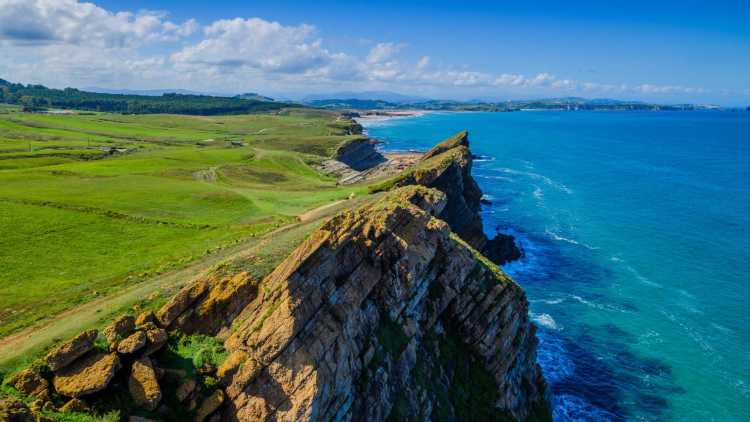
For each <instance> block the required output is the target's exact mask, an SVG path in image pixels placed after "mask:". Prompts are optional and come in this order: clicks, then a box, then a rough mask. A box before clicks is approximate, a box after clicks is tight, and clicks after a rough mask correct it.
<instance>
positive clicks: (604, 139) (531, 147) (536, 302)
mask: <svg viewBox="0 0 750 422" xmlns="http://www.w3.org/2000/svg"><path fill="white" fill-rule="evenodd" d="M363 123H364V124H365V126H366V128H367V130H368V133H369V134H370V136H371V137H374V138H378V139H380V140H382V141H384V142H385V144H384V148H385V149H389V150H408V149H417V150H425V149H427V148H429V147H430V146H432V145H433V144H435V143H436V142H437V141H438V140H440V139H442V138H445V137H447V136H449V135H451V134H452V133H454V132H456V131H458V130H461V129H468V130H469V132H470V141H471V147H472V151H473V152H474V153H475V154H479V155H481V156H483V157H484V159H480V160H476V161H475V164H474V169H473V174H474V177H475V178H476V179H477V181H478V182H479V184H480V186H481V188H482V190H483V191H484V193H485V195H486V196H487V198H488V199H490V200H491V202H492V205H490V206H486V207H485V208H484V210H483V214H484V218H485V220H484V221H485V230H486V231H487V232H488V234H492V233H493V232H494V231H495V230H496V229H500V230H502V231H504V232H509V233H512V234H513V235H515V236H516V237H517V239H518V241H519V242H520V244H521V246H522V248H523V250H524V251H525V256H524V258H523V259H521V260H520V261H517V262H514V263H511V264H509V265H506V266H505V267H504V270H505V271H506V272H508V273H509V274H510V275H512V276H513V277H514V278H515V279H516V280H517V281H518V282H519V283H520V284H521V285H522V286H523V287H524V288H525V290H526V292H527V295H528V297H529V301H530V303H531V309H530V312H531V315H532V318H533V319H534V321H535V322H536V323H537V325H538V326H539V337H540V340H541V343H540V350H539V360H540V363H541V364H542V367H543V368H544V372H545V375H546V377H547V380H548V381H549V382H550V383H551V387H552V392H553V394H554V400H555V419H556V420H654V421H656V420H678V421H708V420H721V421H725V420H726V421H729V420H738V421H739V420H750V317H749V316H748V315H750V293H748V292H750V277H748V274H750V230H749V228H750V113H739V112H738V113H731V112H679V113H678V112H674V113H672V112H662V113H649V112H517V113H445V114H428V115H425V116H421V117H411V118H398V119H391V120H386V121H381V122H363Z"/></svg>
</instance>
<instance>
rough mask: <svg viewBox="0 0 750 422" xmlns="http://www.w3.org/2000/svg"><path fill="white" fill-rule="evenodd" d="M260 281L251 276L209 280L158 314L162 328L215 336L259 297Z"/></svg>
mask: <svg viewBox="0 0 750 422" xmlns="http://www.w3.org/2000/svg"><path fill="white" fill-rule="evenodd" d="M257 290H258V281H257V280H255V279H253V278H252V277H251V276H250V275H249V274H248V273H239V274H236V275H234V276H231V277H223V278H217V277H206V278H201V279H198V280H196V281H194V282H192V283H191V284H189V285H188V286H187V287H186V288H184V289H182V290H181V291H180V292H179V293H178V294H177V295H176V296H175V297H173V298H172V299H171V300H170V301H169V302H168V303H166V304H165V305H164V306H162V308H161V309H159V311H158V312H157V313H156V318H157V319H158V321H159V323H160V324H161V325H162V326H163V327H167V328H175V329H179V330H180V331H181V332H183V333H185V334H193V333H202V334H216V333H217V332H218V331H219V330H220V329H221V328H222V327H225V326H227V325H229V323H231V321H232V320H233V319H234V317H235V316H237V314H238V313H239V312H240V311H241V310H242V309H243V308H244V307H245V305H247V304H248V303H249V302H250V301H251V300H252V299H253V298H254V297H255V295H256V294H257Z"/></svg>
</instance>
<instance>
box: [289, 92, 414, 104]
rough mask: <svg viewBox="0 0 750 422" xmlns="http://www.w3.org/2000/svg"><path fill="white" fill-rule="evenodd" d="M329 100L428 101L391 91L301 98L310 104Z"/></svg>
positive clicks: (330, 94)
mask: <svg viewBox="0 0 750 422" xmlns="http://www.w3.org/2000/svg"><path fill="white" fill-rule="evenodd" d="M331 99H345V101H352V100H364V101H381V102H384V103H395V104H403V103H415V102H423V101H428V100H429V99H428V98H423V97H417V96H413V95H404V94H399V93H397V92H391V91H364V92H353V91H343V92H332V93H328V94H311V95H307V96H305V97H304V98H302V102H304V103H312V102H315V101H321V100H325V101H328V100H331Z"/></svg>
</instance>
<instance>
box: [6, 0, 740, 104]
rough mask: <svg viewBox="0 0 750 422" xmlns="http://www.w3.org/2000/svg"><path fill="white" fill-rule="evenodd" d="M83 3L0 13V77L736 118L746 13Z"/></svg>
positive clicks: (519, 6)
mask: <svg viewBox="0 0 750 422" xmlns="http://www.w3.org/2000/svg"><path fill="white" fill-rule="evenodd" d="M94 3H95V4H84V3H82V2H78V1H76V0H56V1H53V2H47V1H44V0H0V48H2V49H3V50H5V51H6V52H8V54H5V55H3V56H0V77H4V78H7V79H12V80H20V81H23V82H39V83H46V84H48V85H52V86H68V85H72V86H101V87H108V88H131V89H152V88H185V89H194V90H202V91H210V92H243V91H259V92H262V93H267V94H271V95H281V96H292V97H294V96H301V95H304V94H307V93H316V92H334V91H365V90H389V91H396V92H401V93H406V94H412V95H421V96H428V97H440V98H459V99H467V98H488V99H489V98H492V99H507V98H531V97H549V96H568V95H576V96H584V97H612V98H623V99H641V100H647V101H662V102H714V103H720V104H726V105H741V104H750V71H748V70H749V69H750V3H748V2H739V1H738V2H722V1H712V2H695V1H682V2H671V1H650V2H642V1H628V2H620V1H613V2H604V1H598V2H593V1H590V2H589V1H578V2H574V1H571V2H559V1H555V2H544V1H537V2H518V1H515V2H505V1H495V2H471V4H470V5H467V4H464V3H468V2H447V1H432V2H409V4H403V3H404V2H390V1H367V2H333V1H327V0H324V1H317V2H291V1H273V2H269V1H264V2H255V1H220V0H215V1H211V2H205V1H200V2H198V1H172V0H164V1H142V0H131V1H127V2H123V1H111V0H101V1H95V2H94ZM743 3H744V4H743ZM107 31H109V33H108V32H107Z"/></svg>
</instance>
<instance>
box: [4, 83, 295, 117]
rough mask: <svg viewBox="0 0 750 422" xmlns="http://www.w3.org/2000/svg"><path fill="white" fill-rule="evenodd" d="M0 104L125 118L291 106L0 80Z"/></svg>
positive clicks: (225, 112)
mask: <svg viewBox="0 0 750 422" xmlns="http://www.w3.org/2000/svg"><path fill="white" fill-rule="evenodd" d="M0 103H7V104H16V105H20V106H21V107H22V109H23V110H25V111H38V110H44V109H46V108H67V109H77V110H90V111H102V112H110V113H127V114H151V113H171V114H193V115H205V116H209V115H217V114H245V113H251V112H264V111H273V110H279V109H282V108H284V107H289V106H291V104H287V103H280V102H273V101H260V100H253V99H243V98H232V97H214V96H209V95H183V94H163V95H161V96H147V95H129V94H102V93H97V92H87V91H80V90H78V89H75V88H65V89H52V88H47V87H45V86H43V85H31V84H29V85H24V84H19V83H11V82H8V81H6V80H3V79H0Z"/></svg>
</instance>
